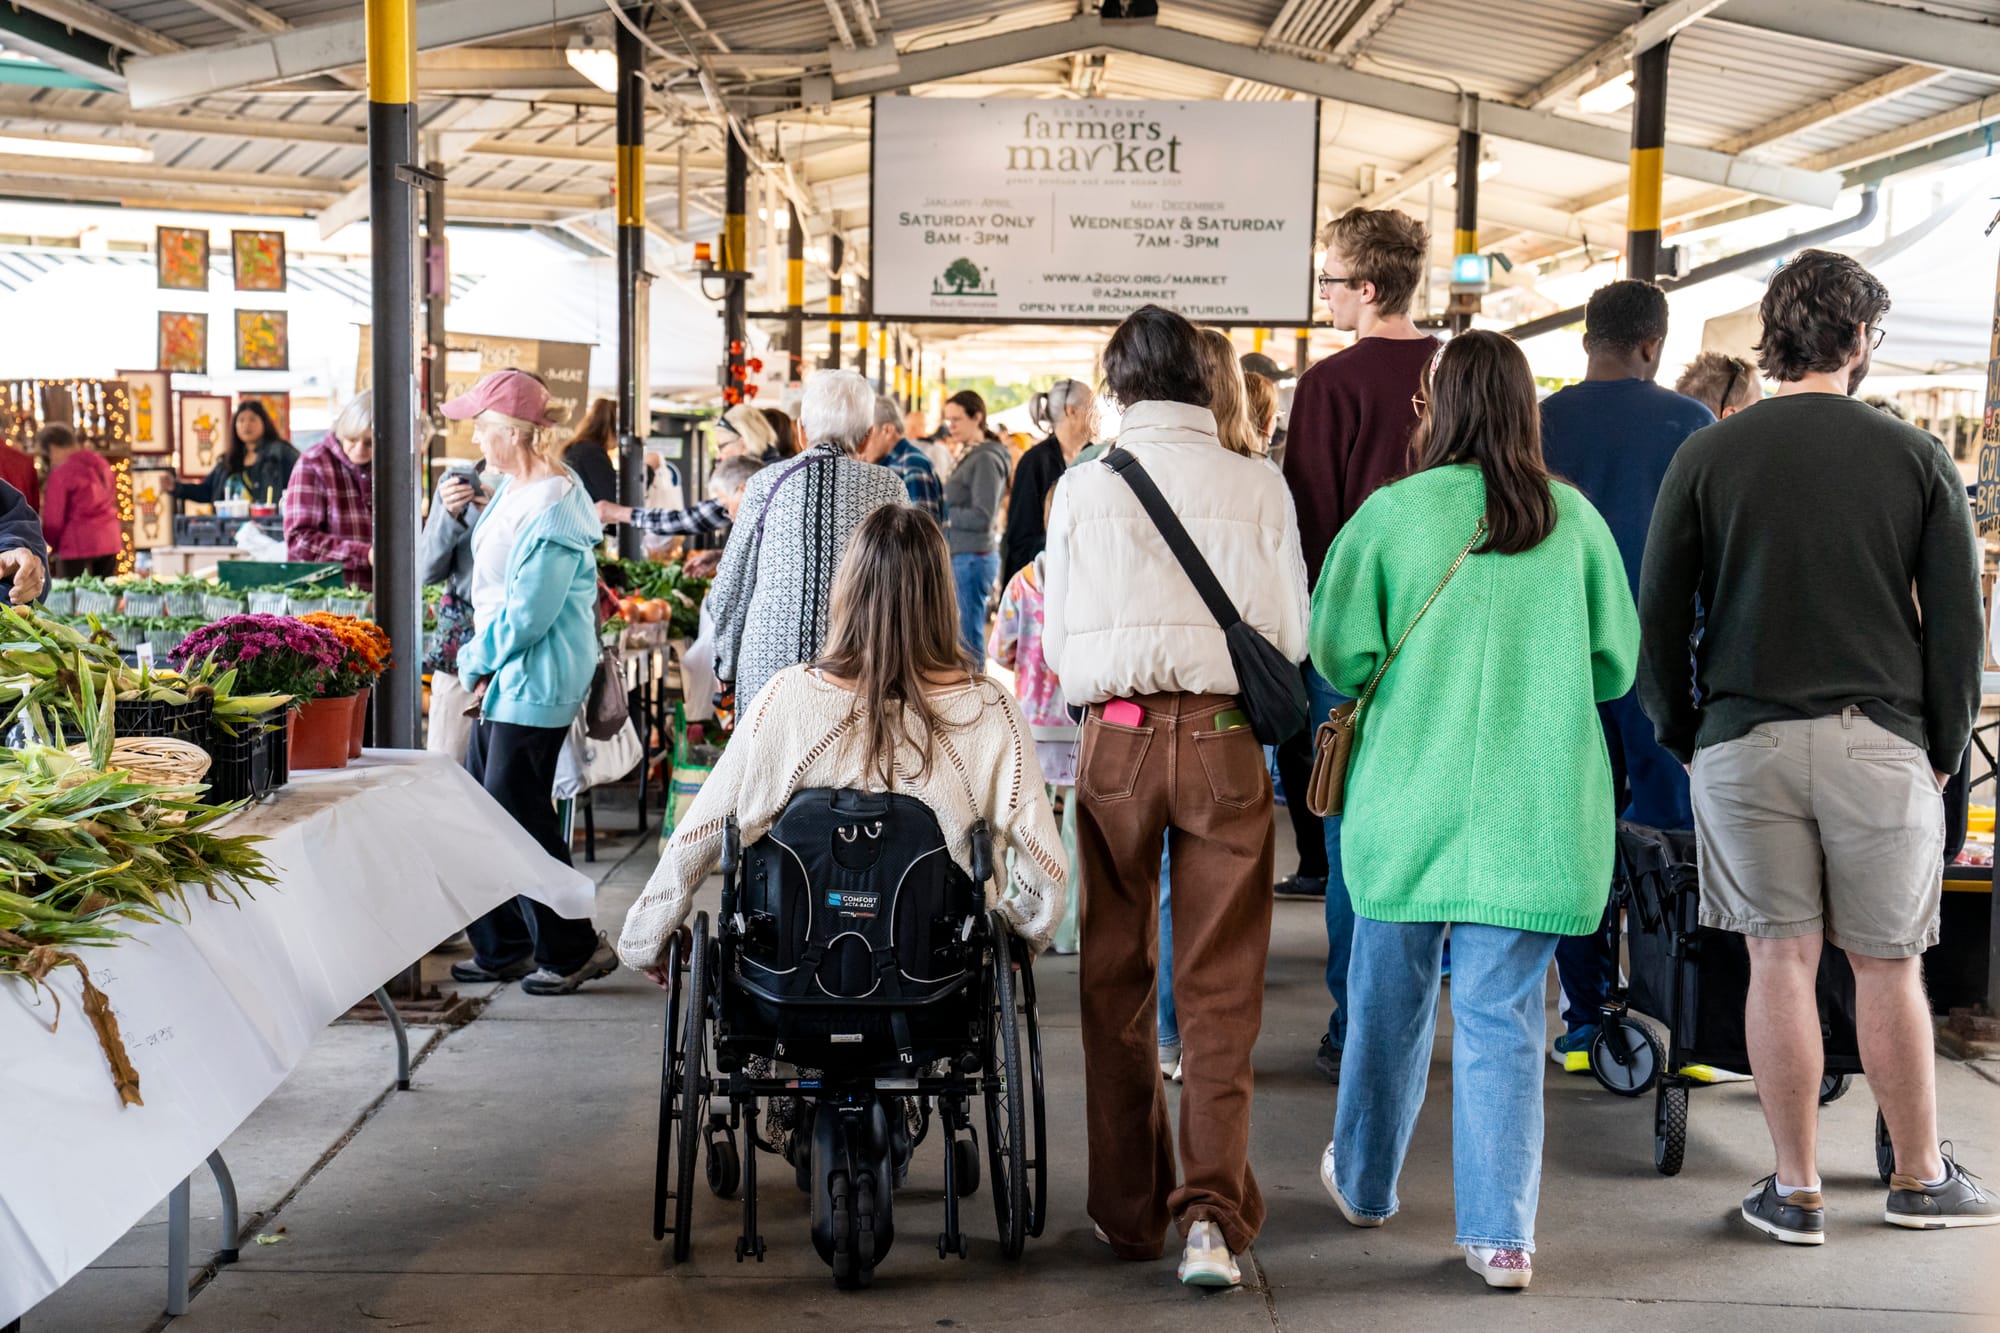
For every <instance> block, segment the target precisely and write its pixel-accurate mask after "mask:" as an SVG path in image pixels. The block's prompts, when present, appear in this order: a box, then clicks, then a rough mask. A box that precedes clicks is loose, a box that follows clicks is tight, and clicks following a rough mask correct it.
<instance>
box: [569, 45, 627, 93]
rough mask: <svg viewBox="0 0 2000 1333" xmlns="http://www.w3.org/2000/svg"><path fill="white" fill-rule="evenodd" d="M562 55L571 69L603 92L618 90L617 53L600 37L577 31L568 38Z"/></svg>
mask: <svg viewBox="0 0 2000 1333" xmlns="http://www.w3.org/2000/svg"><path fill="white" fill-rule="evenodd" d="M563 55H564V56H565V57H567V58H568V60H569V67H570V68H571V69H573V70H575V71H576V72H577V73H579V74H581V75H583V77H584V78H586V79H589V80H590V81H591V82H592V83H594V84H596V85H597V86H598V87H599V88H602V89H603V90H604V91H605V92H607V93H615V92H617V91H618V53H617V52H616V51H613V50H612V49H611V48H610V47H608V46H606V45H604V43H603V41H602V40H601V39H593V38H589V37H586V36H584V35H583V34H582V33H578V34H576V36H574V37H572V38H570V39H569V46H568V48H567V49H566V50H565V51H564V52H563Z"/></svg>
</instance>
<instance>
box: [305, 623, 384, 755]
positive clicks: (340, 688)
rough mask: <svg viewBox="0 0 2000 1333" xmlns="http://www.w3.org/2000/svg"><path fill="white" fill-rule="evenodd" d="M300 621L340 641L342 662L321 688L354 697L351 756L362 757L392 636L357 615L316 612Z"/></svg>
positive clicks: (324, 692) (329, 693)
mask: <svg viewBox="0 0 2000 1333" xmlns="http://www.w3.org/2000/svg"><path fill="white" fill-rule="evenodd" d="M299 619H300V620H301V621H303V622H304V623H305V624H308V625H311V626H313V627H314V628H315V629H322V630H325V631H326V632H327V633H328V634H331V635H333V637H334V638H336V639H338V640H339V641H340V648H341V658H340V663H339V665H337V666H336V667H334V669H333V671H332V672H331V673H330V674H329V675H328V676H327V678H326V680H325V682H324V683H323V684H322V685H321V686H320V694H321V695H323V696H328V697H337V696H340V695H352V696H353V697H354V701H355V702H354V716H353V719H352V721H351V724H350V727H349V730H348V736H347V757H348V758H350V759H359V758H360V757H361V736H362V732H363V731H364V729H365V728H366V725H367V719H368V700H369V696H370V695H371V694H372V693H373V692H374V688H375V681H376V679H377V678H378V677H380V676H381V674H382V673H383V672H384V671H387V670H388V669H389V663H390V660H391V659H390V652H389V635H388V632H387V631H386V630H384V629H383V628H382V627H381V626H380V625H376V624H373V623H372V622H370V621H366V620H362V619H360V618H359V617H356V616H343V615H335V614H334V613H333V612H330V611H314V612H311V613H310V614H307V615H303V616H300V617H299Z"/></svg>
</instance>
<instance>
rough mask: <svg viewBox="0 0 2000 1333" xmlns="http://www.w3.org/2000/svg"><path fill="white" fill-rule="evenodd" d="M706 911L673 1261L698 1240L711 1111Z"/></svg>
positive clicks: (689, 1039) (693, 1004) (696, 949)
mask: <svg viewBox="0 0 2000 1333" xmlns="http://www.w3.org/2000/svg"><path fill="white" fill-rule="evenodd" d="M708 964H709V957H708V913H706V912H702V913H699V914H698V915H696V917H695V919H694V943H693V944H692V945H691V946H690V947H689V948H688V987H687V1024H686V1025H687V1036H686V1038H685V1039H684V1040H683V1042H682V1044H681V1051H682V1056H681V1114H680V1139H679V1141H678V1143H677V1144H676V1145H675V1147H676V1148H677V1150H678V1151H677V1153H676V1162H675V1173H674V1262H675V1263H677V1264H682V1263H686V1262H687V1257H688V1251H689V1248H690V1247H691V1246H692V1244H693V1243H694V1236H693V1230H694V1226H693V1222H694V1168H695V1157H696V1155H697V1154H698V1153H699V1152H700V1150H701V1146H702V1140H703V1137H704V1136H703V1133H702V1124H703V1120H704V1118H705V1117H706V1116H707V1114H708V1055H707V1051H708V985H709V980H708Z"/></svg>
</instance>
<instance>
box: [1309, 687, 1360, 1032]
mask: <svg viewBox="0 0 2000 1333" xmlns="http://www.w3.org/2000/svg"><path fill="white" fill-rule="evenodd" d="M1306 693H1307V694H1308V695H1309V696H1310V697H1311V699H1312V724H1313V726H1315V727H1317V726H1318V725H1319V724H1320V723H1322V722H1324V721H1326V715H1327V714H1328V713H1330V712H1332V711H1333V710H1334V708H1336V707H1337V706H1339V705H1340V704H1343V703H1345V702H1347V696H1346V695H1344V694H1342V693H1341V692H1340V691H1339V690H1336V689H1334V688H1333V686H1331V685H1329V684H1327V683H1326V681H1325V680H1324V679H1323V678H1322V677H1321V676H1320V674H1319V672H1317V671H1314V670H1312V669H1311V668H1307V670H1306ZM1320 826H1321V828H1322V830H1323V831H1324V832H1325V834H1326V990H1327V994H1329V995H1331V996H1332V997H1333V1013H1332V1014H1331V1015H1329V1016H1328V1017H1327V1020H1326V1039H1327V1040H1328V1041H1329V1042H1331V1043H1332V1044H1333V1049H1334V1050H1336V1051H1338V1050H1340V1049H1341V1048H1342V1047H1344V1046H1345V1045H1346V1044H1347V963H1348V956H1349V955H1350V954H1351V953H1352V952H1353V951H1354V903H1353V902H1352V901H1351V900H1350V899H1349V898H1348V896H1347V876H1346V875H1345V874H1343V873H1342V872H1341V868H1340V816H1339V815H1333V816H1330V817H1328V818H1326V819H1322V820H1321V821H1320Z"/></svg>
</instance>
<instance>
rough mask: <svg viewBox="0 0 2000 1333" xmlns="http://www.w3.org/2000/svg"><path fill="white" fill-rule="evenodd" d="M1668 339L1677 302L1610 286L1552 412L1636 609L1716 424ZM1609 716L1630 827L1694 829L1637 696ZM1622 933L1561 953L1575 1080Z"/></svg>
mask: <svg viewBox="0 0 2000 1333" xmlns="http://www.w3.org/2000/svg"><path fill="white" fill-rule="evenodd" d="M1666 340H1667V294H1666V293H1665V292H1664V291H1662V290H1660V288H1659V287H1657V286H1655V285H1654V284H1652V283H1650V282H1640V281H1637V280H1634V279H1626V280H1624V281H1622V282H1613V283H1609V284H1607V285H1605V286H1603V287H1599V288H1598V289H1597V290H1596V291H1595V292H1594V293H1592V294H1591V298H1590V305H1589V307H1588V308H1587V310H1586V312H1585V314H1584V324H1583V349H1584V352H1585V354H1586V355H1587V356H1588V357H1589V362H1588V365H1587V367H1586V369H1585V371H1584V377H1583V382H1582V383H1581V384H1572V385H1571V386H1570V387H1569V388H1567V389H1564V390H1562V391H1561V392H1559V393H1556V394H1553V395H1551V396H1550V397H1549V398H1548V399H1547V400H1545V401H1544V402H1543V403H1542V456H1543V458H1544V459H1546V460H1547V462H1548V465H1549V471H1551V472H1553V473H1554V474H1555V475H1556V476H1558V477H1561V478H1562V479H1563V480H1565V481H1568V482H1571V483H1572V484H1574V485H1575V486H1576V487H1577V489H1579V490H1581V491H1582V492H1583V493H1584V494H1585V495H1586V496H1588V497H1589V499H1590V502H1591V503H1592V504H1594V505H1596V506H1597V511H1598V512H1599V513H1601V514H1603V515H1604V521H1605V523H1606V524H1608V525H1609V526H1610V528H1611V535H1612V537H1613V539H1615V540H1616V541H1617V543H1618V551H1619V554H1620V555H1622V556H1623V557H1624V558H1625V575H1626V578H1627V579H1628V580H1629V581H1630V583H1631V585H1632V593H1633V596H1634V597H1635V598H1636V597H1637V596H1638V591H1639V565H1640V561H1641V560H1642V559H1643V558H1644V556H1645V553H1646V529H1647V528H1648V527H1649V526H1650V525H1651V523H1652V521H1653V502H1654V501H1655V500H1656V499H1657V498H1658V496H1659V494H1660V482H1661V479H1662V478H1664V477H1665V476H1666V475H1667V465H1668V464H1669V463H1671V462H1673V458H1674V452H1675V451H1676V450H1677V449H1679V448H1680V447H1681V441H1683V440H1685V439H1686V438H1687V437H1688V436H1689V435H1691V434H1693V433H1694V432H1695V431H1697V430H1700V429H1701V428H1702V427H1703V426H1707V425H1711V424H1713V423H1714V421H1715V416H1714V414H1713V413H1711V412H1710V411H1709V410H1708V409H1707V408H1706V407H1703V406H1702V405H1701V404H1700V403H1698V402H1696V401H1695V400H1694V399H1692V398H1687V397H1684V396H1682V395H1681V394H1678V393H1674V392H1672V391H1671V390H1668V389H1663V388H1661V387H1660V386H1659V385H1657V384H1655V383H1654V382H1653V381H1654V379H1655V377H1657V376H1658V375H1659V373H1660V351H1661V348H1662V347H1663V346H1664V345H1665V343H1666ZM1598 713H1599V716H1600V717H1601V718H1602V719H1603V722H1604V739H1605V743H1606V745H1607V746H1608V747H1609V750H1610V754H1611V776H1612V789H1613V790H1614V791H1618V792H1622V793H1624V794H1625V795H1624V796H1623V797H1621V799H1622V800H1624V801H1625V802H1626V803H1625V804H1623V806H1622V808H1621V814H1622V815H1623V817H1624V818H1627V819H1631V820H1634V821H1636V822H1638V823H1641V824H1647V825H1650V826H1652V827H1654V828H1674V829H1679V828H1689V827H1692V825H1693V823H1694V815H1693V811H1692V810H1691V808H1690V806H1689V803H1688V780H1687V773H1686V772H1685V771H1684V770H1683V769H1682V768H1681V766H1680V763H1679V762H1678V761H1677V760H1675V758H1674V757H1673V756H1672V755H1670V754H1668V753H1667V752H1666V751H1665V750H1663V749H1661V748H1660V746H1659V742H1657V741H1656V740H1654V739H1653V724H1652V722H1651V721H1649V720H1648V719H1647V717H1646V715H1645V713H1644V712H1643V711H1641V710H1640V707H1639V699H1638V695H1637V693H1636V692H1635V693H1631V694H1627V695H1626V696H1625V697H1624V698H1622V699H1618V700H1615V701H1613V702H1611V703H1607V704H1599V705H1598ZM1616 926H1617V923H1616V920H1615V917H1614V915H1613V912H1612V910H1611V909H1610V908H1607V909H1606V910H1605V916H1604V922H1603V924H1602V925H1601V926H1600V927H1599V929H1598V932H1597V933H1596V934H1595V935H1581V936H1575V937H1572V938H1569V939H1565V940H1564V941H1563V942H1562V943H1561V944H1560V945H1558V946H1557V948H1556V975H1557V976H1558V977H1559V978H1561V980H1562V988H1563V1002H1564V1003H1563V1023H1564V1026H1565V1027H1566V1028H1567V1031H1565V1032H1564V1033H1563V1035H1562V1036H1560V1037H1558V1038H1556V1041H1555V1045H1554V1047H1553V1049H1552V1050H1551V1051H1550V1053H1549V1058H1550V1059H1552V1060H1554V1061H1555V1062H1556V1063H1557V1064H1559V1065H1561V1066H1562V1067H1563V1068H1564V1069H1566V1070H1568V1071H1569V1072H1571V1073H1573V1074H1581V1073H1587V1072H1589V1069H1590V1043H1591V1040H1592V1039H1593V1038H1594V1037H1595V1036H1596V1035H1597V1025H1598V1018H1599V1015H1600V1013H1601V1009H1600V1006H1601V1005H1602V1004H1603V1003H1604V1001H1605V1000H1607V999H1609V998H1610V995H1611V988H1612V987H1613V985H1615V984H1616V982H1617V976H1618V940H1617V933H1616Z"/></svg>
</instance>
